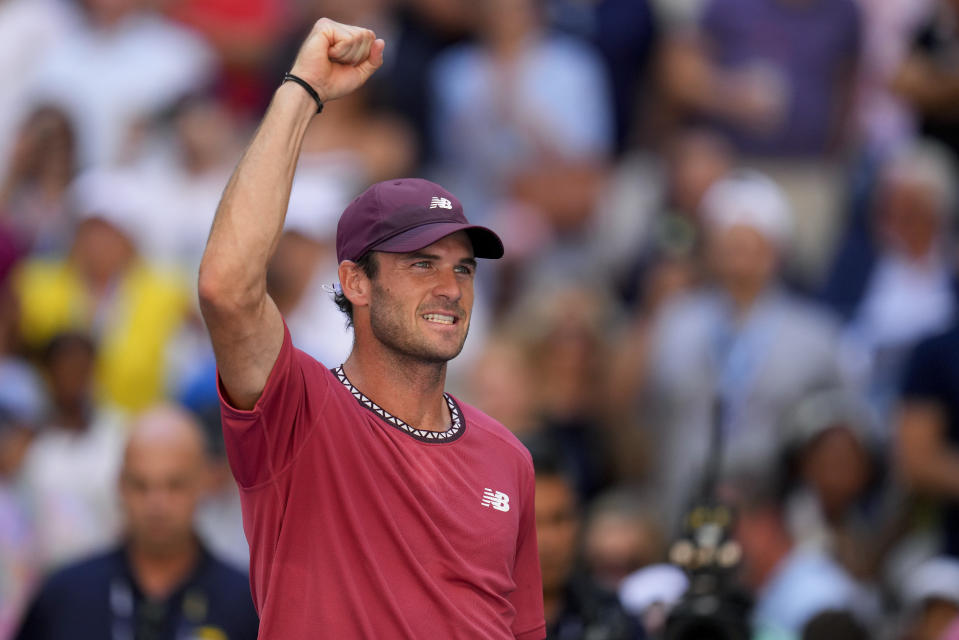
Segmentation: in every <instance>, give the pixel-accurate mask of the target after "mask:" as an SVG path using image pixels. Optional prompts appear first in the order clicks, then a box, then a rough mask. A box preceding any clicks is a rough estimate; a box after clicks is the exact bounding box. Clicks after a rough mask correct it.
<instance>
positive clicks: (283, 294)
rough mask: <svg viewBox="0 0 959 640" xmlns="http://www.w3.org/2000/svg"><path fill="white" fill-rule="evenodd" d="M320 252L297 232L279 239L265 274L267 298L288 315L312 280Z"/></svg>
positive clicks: (312, 242)
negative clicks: (271, 299)
mask: <svg viewBox="0 0 959 640" xmlns="http://www.w3.org/2000/svg"><path fill="white" fill-rule="evenodd" d="M319 252H320V248H319V247H318V245H317V243H316V242H315V241H314V240H312V239H311V238H308V237H306V236H304V235H303V234H301V233H298V232H286V233H284V234H283V235H282V236H280V240H279V242H278V243H277V245H276V252H275V253H274V254H273V258H272V260H271V261H270V267H269V270H268V272H267V288H268V290H269V293H270V296H271V297H272V298H273V300H274V301H275V302H276V304H277V306H278V307H279V308H280V310H281V311H283V312H285V313H286V312H289V311H291V310H292V309H293V308H295V307H296V305H297V304H298V303H299V301H300V300H301V299H302V297H303V294H304V292H305V291H306V289H307V287H308V286H309V284H310V281H311V280H312V278H313V272H314V271H315V269H316V262H317V258H318V255H319Z"/></svg>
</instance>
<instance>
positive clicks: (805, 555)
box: [721, 475, 876, 640]
mask: <svg viewBox="0 0 959 640" xmlns="http://www.w3.org/2000/svg"><path fill="white" fill-rule="evenodd" d="M721 491H722V493H723V494H724V496H725V499H726V500H727V501H728V502H729V503H730V504H731V506H732V507H733V508H734V510H735V512H736V520H735V524H734V535H735V538H736V540H737V541H738V542H739V544H740V545H741V546H742V551H743V562H742V577H743V581H744V583H745V585H746V586H747V587H748V588H749V589H751V590H752V592H753V594H754V595H755V596H756V604H755V606H754V608H753V629H754V632H755V634H756V637H757V638H782V639H783V640H787V639H789V638H798V637H799V633H800V632H801V630H802V628H803V626H804V625H805V624H806V623H807V622H808V621H809V620H811V619H812V618H813V617H814V616H815V615H817V614H818V613H821V612H823V611H827V610H839V611H846V612H850V613H853V614H855V615H857V616H861V617H863V618H866V619H871V617H872V616H874V615H875V613H876V603H875V602H874V599H873V597H872V596H871V595H870V594H869V593H868V592H867V591H866V590H865V589H864V588H863V587H861V586H860V585H859V584H857V583H856V582H855V581H854V580H853V578H852V577H850V576H849V574H847V573H846V571H845V570H844V569H843V568H842V567H841V566H839V564H838V563H836V562H835V561H834V560H833V559H832V558H831V557H830V556H829V555H828V554H826V553H824V552H823V551H821V550H818V549H815V548H812V547H807V546H802V545H797V544H796V543H795V541H794V540H793V538H792V536H790V534H789V531H788V528H787V526H786V522H785V518H784V514H783V512H782V506H781V504H780V502H779V500H778V498H777V496H776V495H775V493H774V487H773V483H771V482H769V479H768V478H767V477H763V476H748V475H741V476H739V477H737V478H734V479H732V480H731V481H729V482H728V483H727V484H726V485H725V486H724V487H722V488H721Z"/></svg>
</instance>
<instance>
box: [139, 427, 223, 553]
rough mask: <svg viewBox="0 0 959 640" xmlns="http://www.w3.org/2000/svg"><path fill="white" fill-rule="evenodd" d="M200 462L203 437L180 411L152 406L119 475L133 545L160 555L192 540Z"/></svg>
mask: <svg viewBox="0 0 959 640" xmlns="http://www.w3.org/2000/svg"><path fill="white" fill-rule="evenodd" d="M204 463H205V458H204V448H203V441H202V437H201V436H200V433H199V431H198V429H197V428H196V427H195V426H194V425H192V424H191V423H189V422H188V421H187V419H186V418H185V417H183V416H182V415H181V414H180V413H179V412H175V411H172V410H169V409H160V410H154V411H153V412H150V413H147V414H145V415H144V416H143V417H141V418H140V419H139V420H138V423H137V425H135V427H134V431H133V433H132V435H131V437H130V441H129V444H128V445H127V450H126V456H125V458H124V464H123V470H122V472H121V477H120V496H121V499H122V502H123V510H124V514H125V515H126V521H127V534H128V537H129V540H130V543H131V544H133V545H135V546H136V547H137V548H139V549H141V550H143V551H145V552H147V553H151V554H156V555H163V554H165V553H172V552H175V551H177V550H179V549H183V548H184V547H185V545H186V544H188V543H189V541H190V540H192V537H193V514H194V511H196V506H197V502H198V500H199V499H200V496H201V492H202V490H203V481H204V477H203V473H204V470H205V464H204Z"/></svg>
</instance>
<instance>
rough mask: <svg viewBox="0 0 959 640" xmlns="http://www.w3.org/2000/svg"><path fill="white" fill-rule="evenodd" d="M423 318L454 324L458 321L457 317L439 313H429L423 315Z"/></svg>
mask: <svg viewBox="0 0 959 640" xmlns="http://www.w3.org/2000/svg"><path fill="white" fill-rule="evenodd" d="M423 319H425V320H428V321H429V322H439V323H440V324H453V323H454V322H455V321H456V318H454V317H453V316H446V315H442V314H439V313H427V314H426V315H424V316H423Z"/></svg>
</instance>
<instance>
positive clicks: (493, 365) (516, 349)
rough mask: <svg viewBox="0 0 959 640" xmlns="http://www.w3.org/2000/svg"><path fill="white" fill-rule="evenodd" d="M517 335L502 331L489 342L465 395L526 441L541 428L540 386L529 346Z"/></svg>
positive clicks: (473, 372) (474, 369)
mask: <svg viewBox="0 0 959 640" xmlns="http://www.w3.org/2000/svg"><path fill="white" fill-rule="evenodd" d="M517 333H518V332H511V331H509V330H502V331H500V332H498V333H494V334H492V335H491V336H490V337H489V338H488V339H487V340H486V342H485V344H484V345H483V349H482V353H481V354H480V356H479V358H478V360H477V362H476V364H475V366H474V367H472V369H471V371H470V375H469V380H468V381H467V384H466V385H465V387H464V389H463V393H464V394H465V397H466V398H467V399H468V401H469V402H470V404H473V405H476V406H478V407H483V411H485V412H486V413H487V414H488V415H490V416H492V417H493V418H495V419H496V420H497V421H499V422H500V423H502V424H503V425H505V426H506V428H507V429H509V430H510V431H512V432H513V433H515V434H516V435H517V437H519V438H520V439H521V440H522V439H525V438H528V437H530V436H531V435H532V434H534V433H535V431H536V428H537V427H538V422H537V402H536V397H535V389H536V386H537V384H536V377H535V375H534V373H533V367H532V362H531V361H530V360H531V358H530V353H529V344H527V342H526V341H525V340H524V339H523V338H522V337H521V336H520V335H517Z"/></svg>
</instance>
